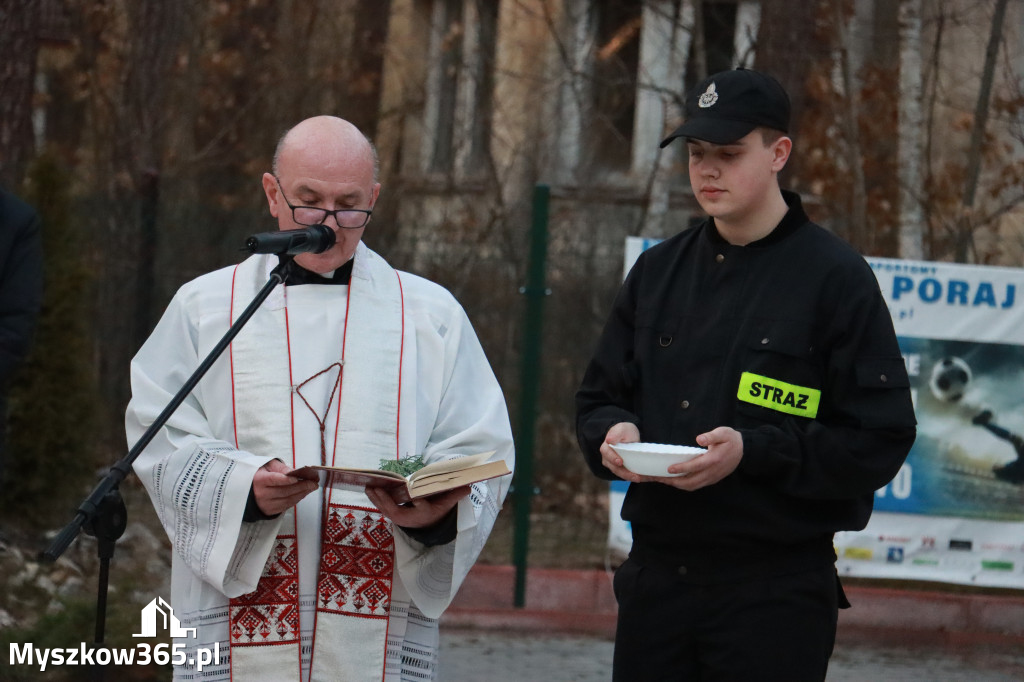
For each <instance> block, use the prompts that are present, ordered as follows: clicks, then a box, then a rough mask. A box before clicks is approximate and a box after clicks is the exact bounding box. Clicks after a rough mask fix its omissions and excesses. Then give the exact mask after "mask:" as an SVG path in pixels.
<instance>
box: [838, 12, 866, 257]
mask: <svg viewBox="0 0 1024 682" xmlns="http://www.w3.org/2000/svg"><path fill="white" fill-rule="evenodd" d="M843 5H844V3H843V0H833V7H834V9H835V14H834V17H835V22H836V37H837V42H838V49H839V77H840V81H841V83H842V93H843V95H844V97H845V99H846V101H845V102H844V106H843V107H842V111H841V112H840V113H839V118H840V124H841V125H842V129H843V137H844V138H845V144H844V147H845V148H846V164H847V167H848V169H849V171H850V184H851V185H852V187H851V188H850V220H849V240H850V243H851V244H853V246H854V247H856V248H857V249H858V250H860V251H868V250H870V244H869V243H868V232H867V190H866V182H865V179H864V164H863V158H864V151H863V148H862V145H861V142H860V123H859V118H860V106H859V102H858V100H859V96H858V94H859V88H857V87H856V84H855V83H856V81H855V78H854V74H853V71H852V64H851V59H850V51H851V38H850V32H849V27H848V26H847V19H846V14H845V11H844V7H843Z"/></svg>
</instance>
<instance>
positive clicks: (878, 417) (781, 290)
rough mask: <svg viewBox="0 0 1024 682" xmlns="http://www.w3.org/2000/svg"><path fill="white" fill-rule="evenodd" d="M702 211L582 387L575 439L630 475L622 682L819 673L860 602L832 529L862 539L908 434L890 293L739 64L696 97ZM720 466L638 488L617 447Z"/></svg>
mask: <svg viewBox="0 0 1024 682" xmlns="http://www.w3.org/2000/svg"><path fill="white" fill-rule="evenodd" d="M685 113H686V120H685V122H684V123H683V125H682V126H681V127H680V128H679V129H678V130H676V131H675V132H674V133H672V135H670V136H669V137H668V138H667V139H666V140H665V141H664V142H662V146H665V145H667V144H669V143H670V142H672V141H673V140H675V139H676V138H683V139H684V140H685V142H686V145H687V148H688V150H689V170H690V184H691V186H692V188H693V191H694V194H695V195H696V198H697V201H698V203H700V205H701V207H702V208H703V209H704V210H705V211H706V212H707V214H708V215H709V216H710V217H709V219H708V220H706V221H704V222H703V223H702V224H700V225H698V226H697V227H695V228H693V229H689V230H686V231H684V232H682V233H680V234H678V235H676V236H675V237H672V238H671V239H668V240H666V241H664V242H662V243H660V244H658V245H656V246H654V247H653V248H651V249H649V250H647V251H646V252H644V253H643V254H642V255H641V256H640V258H639V259H638V260H637V262H636V265H635V266H634V267H633V269H632V271H631V272H630V273H629V276H628V277H627V278H626V281H625V283H624V284H623V286H622V288H621V290H620V291H619V294H618V296H617V298H616V300H615V303H614V307H613V309H612V313H611V316H610V318H609V320H608V322H607V324H606V326H605V329H604V332H603V333H602V335H601V338H600V340H599V343H598V347H597V350H596V353H595V355H594V357H593V359H592V360H591V362H590V365H589V366H588V367H587V371H586V374H585V376H584V378H583V382H582V385H581V386H580V389H579V391H578V392H577V394H576V406H577V423H576V426H577V436H578V439H579V443H580V446H581V448H582V450H583V453H584V456H585V458H586V461H587V464H588V465H589V466H590V468H591V469H592V470H593V472H594V473H595V474H596V475H597V476H599V477H601V478H604V479H615V478H620V479H624V480H627V481H630V482H631V483H632V485H630V486H629V492H628V493H627V495H626V499H625V502H624V504H623V508H622V516H623V518H624V519H626V520H627V521H629V522H630V523H631V526H632V533H633V547H632V550H631V552H630V556H629V559H627V561H626V562H625V563H624V564H623V565H622V566H621V567H620V568H619V570H618V571H617V572H616V575H615V593H616V598H617V599H618V602H619V622H618V631H617V635H616V641H615V657H614V679H615V680H619V681H624V680H630V681H640V682H642V681H645V680H705V681H706V680H759V681H764V680H785V681H787V682H793V681H805V680H823V679H824V678H825V673H826V670H827V667H828V660H829V657H830V656H831V653H832V647H833V643H834V641H835V631H836V621H837V614H838V611H837V609H838V608H840V607H846V606H848V605H849V604H848V603H847V602H846V598H845V597H844V596H843V594H842V588H841V587H840V585H839V581H838V577H837V575H836V570H835V552H834V549H833V534H834V533H835V531H838V530H844V529H859V528H863V527H864V526H865V524H866V523H867V521H868V517H869V516H870V514H871V509H872V501H873V497H874V491H875V490H876V489H878V488H880V487H882V486H883V485H885V484H886V483H887V482H888V481H890V480H891V479H892V477H893V476H894V475H895V474H896V472H897V471H899V468H900V466H901V465H902V464H903V461H904V459H905V457H906V455H907V453H908V452H909V450H910V447H911V445H912V444H913V441H914V437H915V431H916V421H915V418H914V411H913V407H912V404H911V400H910V391H909V381H908V378H907V372H906V368H905V366H904V364H903V359H902V357H901V355H900V349H899V346H898V345H897V342H896V335H895V333H894V331H893V326H892V320H891V318H890V316H889V311H888V309H887V308H886V305H885V301H884V300H883V298H882V296H881V293H880V291H879V288H878V284H877V281H876V280H875V277H874V275H873V274H872V272H871V269H870V268H869V267H868V265H867V263H866V262H865V261H864V259H863V258H862V257H861V256H860V255H859V254H857V253H856V252H855V251H854V250H853V249H852V248H850V247H849V246H848V245H847V244H846V243H844V242H842V241H841V240H840V239H838V238H837V237H835V236H833V235H832V234H831V233H829V232H827V231H826V230H824V229H822V228H821V227H819V226H818V225H816V224H814V223H812V222H810V220H809V219H808V217H807V215H806V214H805V213H804V210H803V208H802V206H801V202H800V198H799V196H797V195H796V194H793V193H791V192H784V191H782V190H780V188H779V182H778V173H779V171H781V170H782V168H783V167H784V166H785V165H786V161H787V160H788V158H789V154H790V150H791V147H792V141H791V140H790V138H789V137H787V136H786V132H787V131H788V127H789V115H790V105H789V97H788V95H787V94H786V92H785V90H784V89H783V88H782V86H781V85H780V84H779V83H778V82H777V81H776V80H775V79H773V78H771V77H770V76H767V75H764V74H761V73H758V72H755V71H749V70H743V69H737V70H735V71H727V72H722V73H718V74H715V75H714V76H711V77H710V78H708V79H707V80H705V81H704V82H703V83H701V84H700V85H699V86H698V87H697V88H696V90H695V91H694V92H692V93H690V94H689V95H688V96H687V98H686V109H685ZM636 441H644V442H654V443H673V444H679V445H694V444H696V445H698V446H700V447H702V448H706V449H707V452H706V453H704V454H702V455H700V456H698V457H696V458H694V459H692V460H690V461H689V462H686V463H683V464H676V465H673V466H672V467H670V468H669V472H670V473H672V474H678V476H666V477H646V476H639V475H637V474H634V473H632V472H630V471H628V470H626V469H625V468H623V462H622V459H621V458H620V457H619V456H618V455H617V454H616V453H615V451H614V450H612V449H611V448H610V447H609V444H611V443H622V442H636Z"/></svg>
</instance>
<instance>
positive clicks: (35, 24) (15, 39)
mask: <svg viewBox="0 0 1024 682" xmlns="http://www.w3.org/2000/svg"><path fill="white" fill-rule="evenodd" d="M39 10H40V2H39V0H4V2H3V4H2V5H0V185H4V186H6V187H9V188H11V189H14V190H17V189H18V188H19V186H20V185H21V181H22V179H23V178H24V176H25V169H26V167H27V165H28V162H29V160H30V159H31V157H32V154H33V150H34V147H35V144H34V140H33V135H32V96H33V94H34V92H35V78H36V54H37V53H38V51H39V40H38V36H37V34H38V32H39V18H40V16H41V15H40V12H39Z"/></svg>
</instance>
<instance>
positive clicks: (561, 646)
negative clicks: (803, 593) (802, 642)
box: [439, 628, 1024, 682]
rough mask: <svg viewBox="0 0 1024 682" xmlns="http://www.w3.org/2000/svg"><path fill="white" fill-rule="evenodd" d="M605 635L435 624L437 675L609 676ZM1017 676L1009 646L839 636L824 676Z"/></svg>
mask: <svg viewBox="0 0 1024 682" xmlns="http://www.w3.org/2000/svg"><path fill="white" fill-rule="evenodd" d="M611 664H612V643H611V642H610V641H608V640H606V639H601V638H594V637H581V636H578V635H560V634H557V633H543V634H536V635H525V634H521V633H509V632H500V631H490V630H466V629H444V628H442V630H441V660H440V677H439V679H441V680H442V681H443V682H484V681H486V682H533V681H534V680H545V681H550V682H608V681H609V680H610V679H611ZM965 680H966V681H969V682H1020V681H1021V680H1024V651H1022V650H1020V649H1012V648H1009V647H1001V648H993V647H974V648H970V649H966V648H965V649H958V650H945V649H940V648H935V647H925V646H922V647H906V646H886V645H883V644H880V643H870V642H856V643H842V642H841V643H839V644H837V646H836V650H835V653H834V654H833V656H832V662H831V664H830V665H829V674H828V682H883V681H884V682H964V681H965Z"/></svg>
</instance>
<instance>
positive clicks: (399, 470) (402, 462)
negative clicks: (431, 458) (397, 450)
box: [379, 455, 427, 476]
mask: <svg viewBox="0 0 1024 682" xmlns="http://www.w3.org/2000/svg"><path fill="white" fill-rule="evenodd" d="M426 465H427V463H426V462H424V461H423V455H415V456H413V457H406V458H405V459H389V458H385V459H382V460H381V461H380V467H379V468H380V470H381V471H390V472H391V473H393V474H398V475H399V476H408V475H410V474H413V473H415V472H417V471H419V470H420V469H422V468H423V467H425V466H426Z"/></svg>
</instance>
